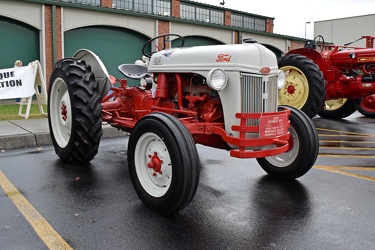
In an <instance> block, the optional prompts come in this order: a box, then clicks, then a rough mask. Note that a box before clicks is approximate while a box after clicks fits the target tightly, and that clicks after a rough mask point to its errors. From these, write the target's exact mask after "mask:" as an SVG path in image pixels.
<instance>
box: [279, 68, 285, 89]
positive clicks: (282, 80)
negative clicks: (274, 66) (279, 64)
mask: <svg viewBox="0 0 375 250" xmlns="http://www.w3.org/2000/svg"><path fill="white" fill-rule="evenodd" d="M285 83H286V75H285V72H284V71H282V70H279V71H278V72H277V88H278V89H281V88H282V87H284V85H285Z"/></svg>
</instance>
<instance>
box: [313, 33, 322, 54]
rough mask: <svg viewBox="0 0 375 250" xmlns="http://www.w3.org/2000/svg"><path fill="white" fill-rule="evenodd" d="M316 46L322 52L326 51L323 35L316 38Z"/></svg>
mask: <svg viewBox="0 0 375 250" xmlns="http://www.w3.org/2000/svg"><path fill="white" fill-rule="evenodd" d="M314 44H315V45H317V46H318V47H319V48H320V52H322V51H323V50H324V38H323V36H321V35H317V36H316V37H315V38H314Z"/></svg>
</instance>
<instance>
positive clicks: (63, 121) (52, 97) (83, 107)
mask: <svg viewBox="0 0 375 250" xmlns="http://www.w3.org/2000/svg"><path fill="white" fill-rule="evenodd" d="M100 101H101V97H100V93H99V87H98V84H97V83H96V81H95V77H94V74H93V73H92V72H91V68H90V66H88V65H86V63H85V62H84V61H81V60H76V59H73V58H69V59H63V60H61V61H58V62H57V63H56V65H55V69H54V71H53V72H52V75H51V78H50V83H49V89H48V124H49V130H50V134H51V139H52V143H53V146H54V148H55V152H56V154H57V155H58V156H59V157H60V158H61V159H63V160H64V161H66V162H68V163H71V164H85V163H88V162H89V161H91V160H92V159H93V158H94V156H95V155H96V154H97V153H98V148H99V142H100V137H101V136H102V134H103V131H102V120H101V117H102V106H101V103H100Z"/></svg>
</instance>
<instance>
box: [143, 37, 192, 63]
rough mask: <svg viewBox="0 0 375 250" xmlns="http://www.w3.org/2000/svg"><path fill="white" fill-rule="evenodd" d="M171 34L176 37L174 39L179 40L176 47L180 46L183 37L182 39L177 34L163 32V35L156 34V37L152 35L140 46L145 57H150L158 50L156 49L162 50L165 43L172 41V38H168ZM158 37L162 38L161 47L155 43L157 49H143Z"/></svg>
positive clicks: (183, 40) (182, 44) (183, 41)
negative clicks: (148, 50)
mask: <svg viewBox="0 0 375 250" xmlns="http://www.w3.org/2000/svg"><path fill="white" fill-rule="evenodd" d="M171 36H172V37H177V38H176V39H179V40H181V42H180V45H179V46H178V47H182V46H184V43H185V39H184V38H183V37H182V36H180V35H177V34H163V35H160V36H157V37H154V38H151V39H150V40H148V41H147V42H146V43H145V44H144V45H143V47H142V54H143V55H144V56H145V57H148V58H151V56H152V55H153V54H155V53H156V52H158V51H160V50H164V49H165V48H166V46H167V43H172V39H171V38H170V37H171ZM159 38H162V39H163V47H162V48H159V47H158V44H157V45H155V46H156V48H157V49H158V50H157V51H153V50H152V49H151V51H150V52H146V51H145V50H146V47H147V46H148V45H149V44H151V43H152V42H153V41H155V40H158V39H159Z"/></svg>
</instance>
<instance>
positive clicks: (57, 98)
mask: <svg viewBox="0 0 375 250" xmlns="http://www.w3.org/2000/svg"><path fill="white" fill-rule="evenodd" d="M50 98H51V100H50V107H49V109H50V120H51V125H52V130H53V131H52V132H53V135H54V138H55V140H56V142H57V144H58V145H59V146H60V147H61V148H64V147H66V145H67V144H68V142H69V139H70V136H71V130H72V108H71V103H70V97H69V92H68V88H67V86H66V84H65V82H64V80H63V79H61V78H56V79H55V81H54V82H53V84H52V89H51V96H50Z"/></svg>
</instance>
